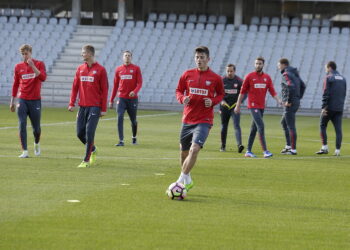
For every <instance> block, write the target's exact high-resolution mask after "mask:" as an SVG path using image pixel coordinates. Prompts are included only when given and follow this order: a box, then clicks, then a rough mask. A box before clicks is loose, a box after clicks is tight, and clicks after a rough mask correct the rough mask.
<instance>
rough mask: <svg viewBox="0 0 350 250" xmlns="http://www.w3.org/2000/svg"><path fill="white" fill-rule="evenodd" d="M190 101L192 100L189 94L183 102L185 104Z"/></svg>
mask: <svg viewBox="0 0 350 250" xmlns="http://www.w3.org/2000/svg"><path fill="white" fill-rule="evenodd" d="M189 102H190V97H189V96H185V98H184V101H183V103H184V104H185V105H188V103H189Z"/></svg>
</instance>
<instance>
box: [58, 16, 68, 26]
mask: <svg viewBox="0 0 350 250" xmlns="http://www.w3.org/2000/svg"><path fill="white" fill-rule="evenodd" d="M58 24H59V25H67V24H68V20H67V18H60V20H59V21H58Z"/></svg>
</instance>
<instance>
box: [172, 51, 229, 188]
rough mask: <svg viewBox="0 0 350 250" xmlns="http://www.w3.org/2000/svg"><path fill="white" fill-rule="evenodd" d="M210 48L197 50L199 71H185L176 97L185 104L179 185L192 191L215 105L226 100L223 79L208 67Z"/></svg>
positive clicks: (195, 57) (195, 56) (196, 60)
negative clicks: (194, 169)
mask: <svg viewBox="0 0 350 250" xmlns="http://www.w3.org/2000/svg"><path fill="white" fill-rule="evenodd" d="M209 60H210V58H209V49H208V48H207V47H204V46H200V47H197V48H196V49H195V55H194V61H195V63H196V66H197V68H194V69H190V70H187V71H185V72H184V73H183V74H182V76H181V77H180V80H179V83H178V85H177V88H176V98H177V100H178V101H179V102H180V103H181V104H184V111H183V117H182V128H181V133H180V150H181V154H180V162H181V174H180V176H179V178H178V180H177V182H180V183H183V184H184V185H185V187H186V190H187V191H188V190H189V189H191V188H192V187H193V186H194V183H193V181H192V178H191V175H190V172H191V170H192V168H193V167H194V165H195V163H196V160H197V157H198V153H199V151H200V149H201V148H202V147H203V145H204V143H205V141H206V139H207V137H208V135H209V130H210V128H211V127H212V125H213V119H214V106H215V105H216V104H219V103H220V102H221V100H222V98H223V97H224V86H223V82H222V78H221V77H220V76H219V75H217V74H215V73H214V72H213V71H211V70H210V69H209V67H208V62H209Z"/></svg>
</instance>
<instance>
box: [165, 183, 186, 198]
mask: <svg viewBox="0 0 350 250" xmlns="http://www.w3.org/2000/svg"><path fill="white" fill-rule="evenodd" d="M166 194H167V195H168V197H169V198H170V199H172V200H183V199H185V197H186V195H187V191H186V188H185V185H184V184H182V183H179V182H174V183H171V184H170V186H169V187H168V189H167V190H166Z"/></svg>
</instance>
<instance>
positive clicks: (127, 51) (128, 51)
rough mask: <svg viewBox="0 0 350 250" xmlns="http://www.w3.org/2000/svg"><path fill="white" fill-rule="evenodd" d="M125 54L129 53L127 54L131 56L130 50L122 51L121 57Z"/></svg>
mask: <svg viewBox="0 0 350 250" xmlns="http://www.w3.org/2000/svg"><path fill="white" fill-rule="evenodd" d="M125 53H129V54H130V55H131V56H132V53H131V51H130V50H124V51H123V55H124V54H125Z"/></svg>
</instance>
